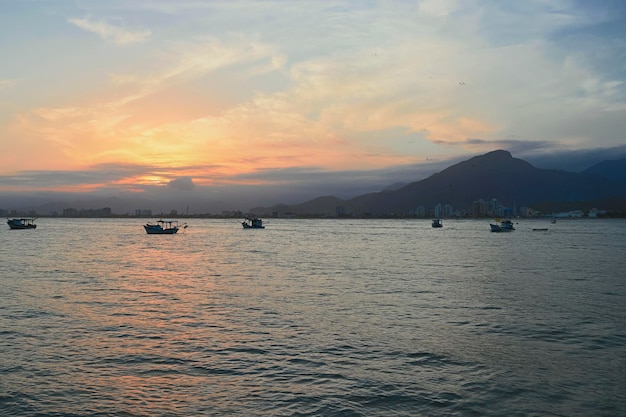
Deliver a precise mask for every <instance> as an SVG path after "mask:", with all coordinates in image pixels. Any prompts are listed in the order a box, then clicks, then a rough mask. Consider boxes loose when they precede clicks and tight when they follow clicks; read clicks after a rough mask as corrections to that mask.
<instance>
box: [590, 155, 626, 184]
mask: <svg viewBox="0 0 626 417" xmlns="http://www.w3.org/2000/svg"><path fill="white" fill-rule="evenodd" d="M583 173H585V174H595V175H600V176H601V177H604V178H608V179H611V180H618V181H624V180H626V158H623V159H617V160H612V161H602V162H599V163H597V164H595V165H593V166H592V167H589V168H587V169H586V170H584V171H583Z"/></svg>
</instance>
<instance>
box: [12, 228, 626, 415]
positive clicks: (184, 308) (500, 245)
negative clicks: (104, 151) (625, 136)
mask: <svg viewBox="0 0 626 417" xmlns="http://www.w3.org/2000/svg"><path fill="white" fill-rule="evenodd" d="M241 220H242V219H239V220H237V219H228V220H225V219H220V220H217V219H188V220H186V221H187V222H188V225H189V227H188V228H187V229H184V230H181V231H180V232H179V233H178V234H176V235H147V234H146V233H145V231H144V230H143V227H142V225H143V224H144V223H145V222H146V221H147V219H56V218H41V219H38V220H37V225H38V227H37V229H35V230H9V228H8V226H6V225H5V226H6V227H5V228H0V416H126V417H135V416H136V417H140V416H368V417H369V416H385V417H387V416H508V417H511V416H524V417H527V416H537V417H539V416H567V417H572V416H581V417H583V416H584V417H588V416H611V417H613V416H626V221H625V220H622V219H620V220H618V219H579V220H559V221H558V222H557V223H556V224H551V223H550V222H549V221H548V220H543V219H542V220H526V219H519V220H515V223H516V224H515V227H516V229H517V230H515V231H514V232H511V233H491V232H490V229H489V220H444V222H443V224H444V227H443V228H441V229H434V228H432V227H431V225H430V220H295V219H266V229H264V230H243V228H242V227H241V224H240V223H241ZM533 228H548V230H547V231H533V230H532V229H533Z"/></svg>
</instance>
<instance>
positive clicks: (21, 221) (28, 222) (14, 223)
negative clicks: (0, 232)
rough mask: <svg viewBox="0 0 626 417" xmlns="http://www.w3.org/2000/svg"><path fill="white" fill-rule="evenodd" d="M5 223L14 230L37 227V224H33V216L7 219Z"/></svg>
mask: <svg viewBox="0 0 626 417" xmlns="http://www.w3.org/2000/svg"><path fill="white" fill-rule="evenodd" d="M7 224H8V225H9V228H11V229H15V230H19V229H35V228H37V225H36V224H35V218H33V217H22V218H15V219H7Z"/></svg>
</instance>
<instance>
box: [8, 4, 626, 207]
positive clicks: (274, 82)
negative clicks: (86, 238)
mask: <svg viewBox="0 0 626 417" xmlns="http://www.w3.org/2000/svg"><path fill="white" fill-rule="evenodd" d="M0 7H1V10H2V12H1V13H0V56H2V57H3V58H2V65H0V144H1V145H2V151H1V152H0V208H10V206H11V205H12V204H13V205H15V204H18V202H17V201H18V200H19V198H31V199H39V200H41V201H43V200H51V199H54V198H57V199H59V198H64V199H66V200H68V199H75V200H76V199H80V198H83V199H86V198H96V197H97V198H101V199H105V198H116V199H130V198H133V199H135V201H137V203H136V204H141V202H142V201H143V202H144V203H145V204H152V202H154V201H156V200H159V199H160V200H164V201H168V203H167V204H170V205H174V204H177V205H178V206H177V207H180V206H186V207H189V203H190V202H191V204H192V209H191V211H192V212H193V211H201V210H206V209H207V208H210V207H209V206H210V204H209V202H212V203H214V206H213V207H215V208H216V209H218V208H219V209H237V210H240V209H243V210H245V209H247V208H249V207H252V206H257V205H269V204H274V203H295V202H302V201H305V200H307V199H310V198H314V197H317V196H320V195H331V194H333V195H336V196H338V197H340V198H349V197H353V196H355V195H358V194H362V193H364V192H370V191H379V190H381V189H383V188H384V187H386V186H389V185H391V184H393V183H394V182H410V181H415V180H419V179H423V178H425V177H427V176H428V175H430V174H432V173H435V172H438V171H440V170H442V169H443V168H445V167H447V166H449V165H451V164H452V163H455V162H458V161H460V160H463V159H467V158H469V157H471V156H475V155H479V154H483V153H486V152H489V151H492V150H496V149H506V150H509V151H510V152H511V153H512V154H513V156H514V157H518V158H522V159H525V160H527V161H529V162H531V163H533V161H535V163H536V164H537V165H540V167H546V168H552V167H554V168H559V169H568V168H572V169H574V168H576V169H584V168H585V166H584V164H585V163H589V164H591V163H593V162H597V161H598V160H601V159H614V158H619V157H625V156H626V85H625V84H624V80H625V75H626V2H623V1H621V0H595V1H593V2H591V1H586V0H582V1H569V0H550V1H544V0H527V1H523V2H517V1H516V2H511V1H499V0H484V1H483V0H458V1H457V0H413V1H404V0H397V1H371V0H360V1H352V0H351V1H333V0H329V1H318V0H313V1H308V0H294V1H284V0H255V1H245V0H244V1H239V0H223V1H222V0H215V1H214V0H204V1H203V0H177V1H170V0H167V1H166V0H132V1H127V0H107V1H99V0H71V1H70V0H0ZM594 158H595V159H594ZM598 158H600V159H598ZM569 161H572V164H569V165H568V163H569ZM574 162H576V163H577V165H576V166H575V167H574ZM102 201H104V200H102ZM137 208H143V207H137ZM179 209H180V208H179Z"/></svg>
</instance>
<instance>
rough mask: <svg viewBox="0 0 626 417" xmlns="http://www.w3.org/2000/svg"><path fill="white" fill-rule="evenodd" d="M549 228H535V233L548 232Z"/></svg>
mask: <svg viewBox="0 0 626 417" xmlns="http://www.w3.org/2000/svg"><path fill="white" fill-rule="evenodd" d="M547 231H548V228H547V227H536V228H533V232H547Z"/></svg>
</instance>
